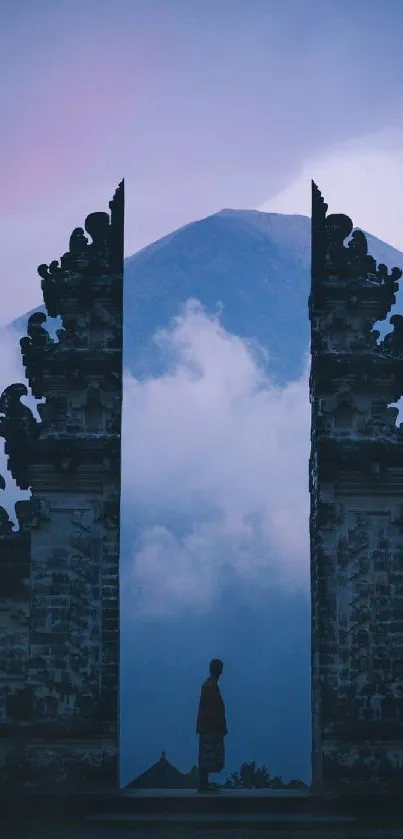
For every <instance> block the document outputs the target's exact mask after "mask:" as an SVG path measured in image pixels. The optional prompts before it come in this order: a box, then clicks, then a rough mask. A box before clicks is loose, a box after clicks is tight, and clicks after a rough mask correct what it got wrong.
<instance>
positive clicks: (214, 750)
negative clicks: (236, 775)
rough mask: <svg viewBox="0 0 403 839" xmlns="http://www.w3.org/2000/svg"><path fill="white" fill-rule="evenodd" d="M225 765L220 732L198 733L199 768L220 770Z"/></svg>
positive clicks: (206, 770) (213, 770) (222, 739)
mask: <svg viewBox="0 0 403 839" xmlns="http://www.w3.org/2000/svg"><path fill="white" fill-rule="evenodd" d="M224 766H225V746H224V737H223V736H222V734H200V735H199V769H203V770H204V772H221V770H222V769H224Z"/></svg>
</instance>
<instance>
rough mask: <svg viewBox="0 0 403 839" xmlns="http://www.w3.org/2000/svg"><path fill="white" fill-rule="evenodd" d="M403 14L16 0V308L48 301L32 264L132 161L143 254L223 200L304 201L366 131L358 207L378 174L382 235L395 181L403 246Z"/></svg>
mask: <svg viewBox="0 0 403 839" xmlns="http://www.w3.org/2000/svg"><path fill="white" fill-rule="evenodd" d="M402 23H403V6H402V4H401V3H400V2H398V0H384V2H383V4H380V3H379V2H375V0H354V3H353V4H352V3H350V2H344V0H304V2H301V0H286V1H285V2H283V3H279V2H277V0H214V2H213V1H212V0H200V2H199V0H191V2H190V1H189V0H143V2H137V0H114V2H113V3H111V2H106V1H105V0H85V2H84V0H57V2H53V0H35V3H32V2H31V0H19V2H18V3H13V4H12V3H11V1H10V0H5V2H3V3H2V4H1V11H0V31H1V36H0V38H1V50H0V63H1V66H0V72H1V78H2V79H3V84H2V86H1V93H0V96H1V113H2V116H3V119H2V130H1V134H0V147H1V158H2V162H3V165H2V190H1V193H2V195H1V206H0V213H1V228H0V229H1V233H0V237H1V240H0V243H1V252H2V259H3V308H2V315H1V318H2V321H3V322H6V321H7V320H9V319H10V318H11V317H14V316H16V315H18V314H20V313H21V312H23V311H24V310H27V309H28V308H30V307H32V306H34V305H36V304H37V303H38V302H39V300H40V286H39V278H37V275H36V266H37V265H38V264H39V263H40V262H50V261H51V260H52V259H54V258H58V257H59V256H60V255H61V254H62V253H63V252H64V251H65V250H66V247H67V244H68V237H69V233H70V231H71V229H72V228H73V227H75V226H77V225H79V224H82V222H83V220H84V217H85V215H86V214H87V213H88V212H90V211H93V210H96V209H106V208H107V202H108V200H109V198H110V196H111V194H112V193H113V191H114V188H115V186H116V184H117V183H118V181H119V180H120V179H121V178H122V176H124V177H125V178H126V183H127V236H126V253H127V254H131V253H133V252H134V251H135V250H137V249H139V248H140V247H143V246H144V245H146V244H147V243H149V242H151V241H153V240H155V239H157V238H158V237H160V236H161V235H163V234H165V233H168V232H170V231H171V230H172V229H173V228H175V227H178V226H180V225H182V224H184V223H186V222H188V221H190V220H192V219H194V218H198V217H202V216H204V215H207V214H209V213H211V212H214V211H216V210H219V209H220V208H222V207H224V206H227V207H228V206H229V207H261V206H262V205H264V206H267V207H268V208H269V209H271V210H273V209H276V208H277V207H278V209H280V211H287V212H290V211H293V209H294V210H297V211H300V212H301V211H305V209H307V208H308V206H309V205H308V201H309V183H308V182H307V189H306V191H305V175H306V176H307V177H308V175H307V173H308V169H309V170H311V169H312V168H313V169H315V168H316V167H315V165H314V162H315V160H322V157H323V155H325V160H326V159H328V158H329V155H330V157H332V155H333V150H334V149H336V150H337V148H340V144H343V143H353V145H354V154H355V158H354V156H353V164H352V166H350V169H349V170H348V173H350V174H351V172H353V173H354V172H355V171H356V169H357V166H356V163H355V162H354V160H355V161H357V160H358V165H360V163H359V162H360V160H361V159H362V156H361V144H362V143H364V145H365V144H366V146H367V147H369V151H370V157H369V159H368V161H367V163H366V165H365V167H364V171H363V173H362V177H361V180H359V185H358V186H357V185H356V186H354V185H353V186H352V187H351V188H350V192H349V185H348V183H346V184H345V189H344V192H345V194H346V206H345V207H344V209H345V210H346V211H350V212H351V203H352V202H353V199H354V191H355V192H357V191H358V192H361V191H362V189H363V188H364V187H366V188H367V191H368V196H366V200H365V202H364V203H365V206H366V205H367V204H368V203H369V204H370V205H371V206H372V209H373V213H372V215H371V216H370V218H369V220H370V221H371V220H372V218H373V223H372V231H371V232H374V233H375V234H376V233H377V230H376V229H374V226H376V219H377V214H378V217H379V219H380V223H381V221H382V219H385V213H386V215H387V214H388V212H389V213H390V214H391V210H390V203H391V200H392V199H391V192H393V189H394V190H395V203H396V207H397V209H396V212H400V218H401V224H400V222H399V226H398V229H397V230H396V235H395V236H394V237H393V236H392V237H389V238H392V239H394V241H392V244H397V245H399V241H398V239H399V230H403V217H402V215H401V213H402V211H401V210H399V204H400V201H399V199H400V194H399V193H400V189H401V187H400V185H399V174H400V184H403V163H402V157H401V151H400V150H401V149H402V148H403V143H401V144H400V131H401V128H402V122H403V113H402V104H401V103H402V102H403V96H402V92H403V91H402V87H403V77H402V76H403V71H402V65H401V54H400V33H401V31H402ZM4 80H6V83H4ZM385 137H386V139H385ZM368 138H370V140H369V141H368ZM371 138H375V139H374V142H372V140H371ZM388 144H389V145H388ZM341 148H343V146H341ZM374 149H375V152H374V153H375V164H374V158H373V157H371V154H372V153H373V150H374ZM378 153H379V154H383V158H382V159H383V163H384V166H386V169H387V172H388V178H389V180H390V183H388V185H387V189H385V192H384V194H383V195H382V205H383V206H382V210H381V206H380V202H379V189H380V187H379V183H378V182H379V179H380V176H379V172H378V180H377V181H376V182H374V185H373V187H372V186H371V185H372V183H373V178H374V176H375V175H376V170H377V169H378V167H377V164H376V154H378ZM393 155H394V157H393ZM326 156H327V157H326ZM391 156H392V158H393V165H392V164H390V160H391ZM332 160H333V158H332ZM388 160H389V163H388ZM307 161H308V166H307ZM388 167H389V168H388ZM325 168H326V166H325ZM330 168H332V167H330ZM333 168H334V167H333ZM336 168H337V167H336ZM332 171H333V170H332ZM382 171H383V170H382ZM301 173H302V175H303V178H302V182H301ZM348 173H347V174H346V175H345V176H343V175H342V176H340V173H339V172H338V171H336V173H334V172H333V182H334V183H335V184H339V185H340V183H341V181H343V177H345V178H346V179H347V178H349V177H350V175H349V174H348ZM312 174H313V175H314V176H315V172H312ZM323 177H324V180H325V181H326V176H325V175H324V176H323ZM298 179H299V180H298ZM322 180H323V178H322ZM384 182H385V177H384V178H383V179H382V177H381V186H382V184H383V183H384ZM294 183H296V184H297V192H298V195H296V194H295V189H294V192H293V191H292V189H291V194H290V193H289V192H288V193H287V190H289V189H290V187H292V185H293V184H294ZM298 184H299V186H298ZM363 184H364V187H363ZM329 186H330V188H331V182H329ZM328 189H329V187H328ZM284 190H285V196H286V199H287V196H288V199H287V200H283V199H284V195H283V198H282V199H281V200H280V198H279V199H277V196H278V193H284ZM371 190H372V191H371ZM350 193H351V195H350ZM343 194H344V193H343ZM305 195H306V196H307V198H306V199H305V197H304V196H305ZM327 197H328V198H329V199H331V197H332V196H331V195H330V196H329V195H327ZM356 198H357V200H358V197H357V196H356ZM392 198H393V196H392ZM267 202H269V203H268V204H267ZM276 202H277V203H276ZM299 205H301V206H299ZM364 215H365V214H363V222H365V218H366V217H365V218H364ZM395 215H396V213H395V211H394V210H393V218H394V217H395ZM359 221H360V219H358V222H359ZM392 223H393V219H392V221H391V223H390V224H389V227H388V229H390V227H391V224H392ZM392 226H393V225H392ZM386 232H387V231H386ZM383 233H384V232H383V230H382V229H381V230H380V233H379V235H383ZM401 238H402V241H401V242H400V244H401V245H403V237H401Z"/></svg>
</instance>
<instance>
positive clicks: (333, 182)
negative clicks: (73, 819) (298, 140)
mask: <svg viewBox="0 0 403 839" xmlns="http://www.w3.org/2000/svg"><path fill="white" fill-rule="evenodd" d="M311 179H313V180H314V181H315V182H316V183H317V185H318V187H319V189H320V190H321V192H322V194H323V196H324V198H325V201H326V202H327V203H328V204H329V212H330V213H346V214H347V215H348V216H350V217H351V218H352V220H353V222H354V224H355V225H356V226H357V227H362V228H364V230H367V232H368V233H372V234H373V235H374V236H377V237H378V238H379V239H382V240H383V241H385V242H388V244H390V245H393V246H394V247H396V248H398V249H399V250H403V201H402V184H403V137H402V135H401V133H398V132H395V131H382V132H379V133H378V134H374V135H373V136H370V137H364V138H358V139H355V140H351V141H349V142H346V143H343V144H342V145H340V146H338V147H336V148H331V149H329V150H328V151H327V152H325V153H324V154H321V155H320V156H318V157H311V158H308V159H306V160H305V162H304V164H303V166H302V169H301V171H300V173H299V175H298V176H297V177H296V178H295V179H294V180H293V181H292V182H291V183H289V184H288V185H287V186H286V187H285V188H284V189H283V190H282V191H281V192H280V193H279V194H278V195H276V196H274V197H273V198H271V199H270V201H267V202H266V203H265V204H263V205H262V206H261V207H259V209H260V210H262V211H264V212H268V213H272V212H275V213H302V214H304V215H308V216H310V214H311V190H310V182H311Z"/></svg>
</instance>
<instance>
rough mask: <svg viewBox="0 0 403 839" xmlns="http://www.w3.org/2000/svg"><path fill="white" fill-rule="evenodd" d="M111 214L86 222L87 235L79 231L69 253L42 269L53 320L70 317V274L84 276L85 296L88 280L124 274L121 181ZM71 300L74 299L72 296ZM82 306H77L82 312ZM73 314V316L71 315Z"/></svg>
mask: <svg viewBox="0 0 403 839" xmlns="http://www.w3.org/2000/svg"><path fill="white" fill-rule="evenodd" d="M109 209H110V211H111V213H110V216H109V214H108V213H102V212H100V213H90V215H89V216H87V218H86V221H85V231H86V232H87V233H88V234H89V236H90V237H91V239H92V241H90V242H89V241H88V239H87V237H86V235H85V233H84V230H83V229H82V228H81V227H76V228H75V229H74V230H73V232H72V234H71V236H70V242H69V250H68V251H67V253H65V254H64V255H63V256H62V257H61V259H60V262H58V261H57V260H54V261H53V262H51V263H50V265H45V264H42V265H39V267H38V274H39V276H40V277H41V279H42V282H41V286H42V291H43V299H44V302H45V306H46V309H47V312H48V314H49V315H50V317H57V316H58V315H61V316H62V317H63V316H64V315H65V314H67V309H66V307H68V306H69V301H68V299H67V298H66V292H67V287H68V280H69V277H70V276H71V272H72V271H74V272H75V273H77V274H81V276H82V278H83V280H84V283H83V285H82V287H80V290H79V294H81V296H83V295H84V296H85V287H86V283H85V279H86V278H87V277H88V278H90V277H93V276H94V275H96V274H101V275H102V273H105V272H110V271H112V272H116V273H123V256H122V254H123V225H124V181H123V180H122V181H121V182H120V184H119V186H118V188H117V189H116V191H115V194H114V196H113V198H112V200H111V201H110V202H109ZM70 299H71V295H70ZM81 308H82V306H78V309H81ZM69 313H70V314H71V312H69Z"/></svg>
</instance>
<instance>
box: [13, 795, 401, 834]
mask: <svg viewBox="0 0 403 839" xmlns="http://www.w3.org/2000/svg"><path fill="white" fill-rule="evenodd" d="M0 808H1V810H0V812H1V820H2V823H3V825H4V826H5V828H6V829H5V834H4V835H5V837H7V839H9V837H10V839H98V837H105V839H112V837H115V836H118V837H121V839H143V837H144V839H145V837H149V839H154V837H155V839H157V837H158V839H186V837H190V839H204V837H206V839H207V837H209V839H223V838H224V837H228V839H235V837H236V839H249V837H252V836H253V837H254V839H260V836H262V837H263V836H268V835H269V836H270V837H271V839H276V837H280V836H281V839H288V837H289V839H291V837H297V836H298V837H299V839H308V837H313V836H315V837H318V839H319V837H320V839H339V837H340V839H341V837H343V839H349V837H351V839H353V837H355V839H364V837H365V839H373V838H374V839H389V837H391V839H392V837H393V839H394V837H396V839H397V837H399V839H401V837H403V799H400V798H397V797H396V796H395V797H394V798H393V799H392V798H390V797H385V796H382V797H381V796H379V797H378V796H371V798H370V799H369V798H368V797H365V796H362V797H361V798H360V797H358V796H354V797H352V796H351V797H349V798H343V799H341V798H337V797H321V796H317V795H314V794H312V793H311V792H309V791H305V790H303V791H295V790H293V791H291V790H220V791H219V792H217V793H209V794H204V795H200V794H199V793H197V792H196V791H194V790H122V791H120V792H113V791H110V790H107V789H105V790H103V791H97V792H96V793H94V794H91V795H89V794H87V793H79V792H74V793H70V794H67V795H63V796H61V795H57V794H56V793H53V794H48V795H39V794H32V795H25V796H24V797H23V798H22V797H21V795H18V796H17V795H12V794H8V796H3V797H0Z"/></svg>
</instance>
